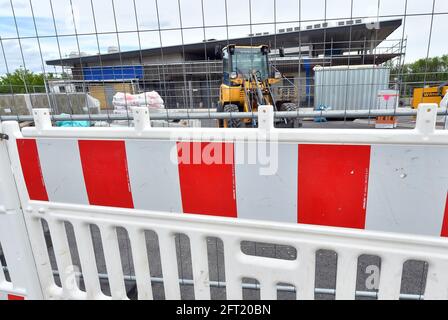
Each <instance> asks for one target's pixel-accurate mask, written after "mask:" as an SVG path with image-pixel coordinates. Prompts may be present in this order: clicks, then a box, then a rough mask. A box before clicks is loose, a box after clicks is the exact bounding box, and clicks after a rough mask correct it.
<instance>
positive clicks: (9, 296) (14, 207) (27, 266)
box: [0, 127, 42, 300]
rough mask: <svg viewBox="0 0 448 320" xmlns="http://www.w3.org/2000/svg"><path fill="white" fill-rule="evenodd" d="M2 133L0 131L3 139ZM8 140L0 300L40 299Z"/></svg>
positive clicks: (0, 190)
mask: <svg viewBox="0 0 448 320" xmlns="http://www.w3.org/2000/svg"><path fill="white" fill-rule="evenodd" d="M2 133H3V132H2V128H1V127H0V135H1V134H2ZM5 138H6V136H5V137H3V136H2V138H1V139H0V247H1V249H2V254H3V256H4V257H3V258H4V260H5V261H6V264H7V266H1V265H0V300H23V299H41V298H42V292H41V288H40V284H39V280H38V277H37V269H36V266H35V263H34V257H33V254H32V252H31V247H30V242H29V241H30V240H29V237H28V233H27V230H26V227H25V222H24V219H23V214H22V210H21V205H20V201H19V197H18V195H17V188H16V184H15V181H14V178H13V175H12V171H11V163H10V158H9V155H8V152H7V149H6V142H5V140H3V139H5ZM3 267H7V269H6V268H5V269H4V268H3ZM6 270H7V273H6V272H5V271H6ZM7 274H9V277H7V276H6V275H7Z"/></svg>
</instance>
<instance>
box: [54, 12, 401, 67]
mask: <svg viewBox="0 0 448 320" xmlns="http://www.w3.org/2000/svg"><path fill="white" fill-rule="evenodd" d="M401 24H402V20H401V19H396V20H387V21H381V22H379V27H378V28H372V24H370V23H362V24H354V25H349V26H347V25H346V26H338V27H328V28H320V29H312V30H302V31H292V32H284V33H277V34H269V35H261V36H253V37H244V38H235V39H228V40H227V39H225V40H213V41H207V42H199V43H193V44H185V45H184V46H182V45H176V46H168V47H163V48H151V49H143V50H133V51H125V52H119V53H107V54H102V55H92V56H81V57H74V58H64V59H56V60H48V61H46V63H47V65H52V66H69V67H70V66H74V65H80V64H83V63H99V62H100V56H101V62H102V63H107V62H108V61H115V60H119V59H120V58H121V59H129V58H131V59H132V58H138V59H140V57H141V56H144V57H151V56H152V57H160V56H161V53H162V50H163V54H170V53H179V52H185V55H186V56H187V55H188V56H197V57H198V59H199V60H200V59H204V55H205V52H207V56H208V57H209V58H210V57H213V56H215V52H216V50H217V48H222V47H224V46H226V45H227V44H229V43H231V44H236V45H261V44H268V45H270V46H271V48H280V47H284V48H294V47H297V46H298V45H299V44H302V45H306V44H310V43H313V44H314V50H316V51H317V53H319V52H323V50H324V48H325V49H328V48H329V46H331V48H333V49H341V50H342V51H349V49H353V50H354V51H356V48H358V46H359V45H360V44H362V43H365V42H366V41H367V43H369V45H367V47H370V45H373V47H374V48H375V47H377V46H378V45H379V44H380V43H381V42H383V41H384V40H385V39H386V38H387V37H388V36H389V35H390V34H392V33H393V32H394V31H395V30H396V29H398V28H399V27H400V26H401ZM372 41H373V43H372ZM350 42H351V43H352V46H348V45H347V44H349V43H350ZM324 44H326V46H325V47H324ZM182 47H183V50H182Z"/></svg>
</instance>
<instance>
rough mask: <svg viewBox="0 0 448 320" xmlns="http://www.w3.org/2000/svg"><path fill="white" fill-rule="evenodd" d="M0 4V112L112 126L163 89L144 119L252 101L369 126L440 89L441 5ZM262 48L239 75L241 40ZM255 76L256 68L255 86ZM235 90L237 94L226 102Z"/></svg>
mask: <svg viewBox="0 0 448 320" xmlns="http://www.w3.org/2000/svg"><path fill="white" fill-rule="evenodd" d="M0 8H1V10H2V14H1V16H0V25H1V28H0V45H1V52H2V54H1V57H0V58H1V59H0V60H1V63H0V74H1V75H2V78H1V82H0V93H1V94H0V116H1V117H2V120H8V119H17V116H19V118H18V119H19V120H31V118H30V116H29V115H30V114H31V110H32V109H33V108H42V107H49V108H51V110H52V114H53V115H61V114H63V115H76V116H75V117H73V116H72V117H69V118H70V119H71V120H73V119H75V118H76V119H78V120H79V119H84V120H95V121H98V120H106V124H110V123H112V122H113V121H117V119H121V120H126V119H129V118H131V116H132V115H131V113H132V112H131V107H132V106H134V105H137V104H138V105H147V106H149V107H150V108H151V107H154V101H153V99H159V96H160V98H161V99H162V100H163V103H156V105H155V107H154V108H153V109H154V112H155V116H154V119H164V121H165V122H166V125H170V124H172V125H175V124H174V123H173V119H174V120H175V121H176V123H177V122H178V121H180V120H182V119H191V118H200V119H202V120H201V121H202V125H205V126H215V125H216V124H217V122H216V121H214V120H212V119H215V118H217V117H223V118H228V117H232V116H233V117H236V118H238V117H240V118H242V117H253V118H255V114H256V110H257V106H258V105H260V104H273V105H274V107H275V108H276V111H279V112H282V111H283V112H286V113H283V114H278V115H277V116H278V117H280V116H281V117H283V118H288V117H301V118H307V117H308V118H309V120H312V119H314V120H315V121H316V119H317V120H318V121H321V120H323V118H322V114H325V115H326V117H328V118H336V119H337V120H343V122H344V124H345V125H347V123H348V122H350V123H352V120H353V119H355V118H367V120H359V121H358V122H362V123H363V124H364V125H369V124H372V123H374V121H373V122H372V121H371V120H372V119H375V118H376V117H377V116H381V115H384V116H397V115H400V116H407V117H406V119H407V120H406V121H405V122H409V121H412V118H409V116H410V115H413V114H414V109H415V108H416V107H417V106H418V104H419V103H422V102H432V103H440V101H441V100H442V98H443V95H444V94H445V92H446V90H447V88H448V86H444V84H445V82H446V81H447V80H448V57H447V56H446V55H445V52H446V46H445V39H444V34H443V32H442V30H446V27H447V24H448V22H447V20H446V16H447V14H448V4H447V3H446V1H442V0H424V1H422V0H397V1H384V0H369V1H365V0H336V1H328V0H312V1H311V0H262V1H252V0H245V1H237V0H225V1H220V2H216V1H209V0H169V1H168V0H164V1H158V0H152V1H143V0H62V1H53V0H39V1H37V0H1V1H0ZM229 46H230V47H232V46H235V48H236V54H235V53H231V57H230V58H229V57H226V53H227V51H228V49H229ZM259 46H267V47H268V52H267V53H266V60H267V63H266V66H263V67H262V68H265V69H266V76H265V75H264V71H263V70H259V69H260V67H259V66H257V65H254V61H255V60H254V59H253V57H252V58H251V59H252V60H251V61H250V63H251V66H250V68H248V70H245V71H244V72H242V73H239V71H238V68H243V69H244V67H241V64H244V63H243V60H240V62H239V63H238V62H237V60H238V59H237V58H238V57H240V56H239V53H238V52H239V50H240V49H239V48H243V47H246V48H249V47H252V49H254V48H258V47H259ZM241 50H242V49H241ZM263 59H264V58H263ZM238 64H239V65H238ZM249 70H250V72H249ZM253 71H254V72H259V73H260V75H261V74H262V73H263V76H262V77H261V78H257V79H256V80H257V81H253V80H252V78H251V77H252V74H251V72H253ZM235 74H236V75H235ZM232 76H235V77H236V79H231V77H232ZM236 80H240V81H236ZM264 80H266V82H265V81H264ZM235 87H238V89H237V90H240V94H239V96H238V97H237V99H236V101H231V100H229V99H226V97H225V96H229V95H230V96H231V94H226V93H225V90H232V89H235ZM257 87H260V89H261V91H262V92H261V96H260V92H257V89H256V88H257ZM152 91H155V92H156V93H152V95H148V94H143V93H145V92H146V93H148V92H152ZM229 92H230V91H229ZM233 92H234V91H233ZM117 94H118V95H117ZM232 99H234V100H235V98H232ZM148 100H150V101H148ZM157 101H158V102H160V101H161V100H157ZM285 103H286V104H287V105H288V106H286V105H285ZM228 104H232V105H236V107H234V108H233V109H232V108H230V109H229V108H227V109H226V108H225V106H226V105H228ZM229 110H230V111H232V113H229V112H228V111H229ZM236 111H239V112H241V114H239V115H235V112H236ZM219 112H221V113H222V114H221V115H218V114H217V113H219ZM288 112H289V113H288ZM440 113H441V114H444V112H443V109H441V112H440ZM81 115H83V116H81ZM316 117H317V118H316ZM207 118H209V119H210V120H211V121H206V120H204V119H207ZM363 121H364V122H363ZM93 122H94V121H92V122H91V124H92V123H93ZM129 123H130V122H129V121H124V122H123V124H125V125H126V124H129ZM247 123H248V124H250V125H251V126H253V125H256V122H255V121H247ZM305 123H313V122H312V121H310V122H305ZM314 123H315V122H314ZM189 124H191V123H189ZM332 125H333V124H332V123H327V124H325V126H332ZM305 126H306V125H305ZM321 126H323V124H322V125H321ZM410 126H412V123H410Z"/></svg>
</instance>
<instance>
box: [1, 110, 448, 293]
mask: <svg viewBox="0 0 448 320" xmlns="http://www.w3.org/2000/svg"><path fill="white" fill-rule="evenodd" d="M133 113H134V117H135V119H134V121H135V127H134V128H82V129H79V128H55V127H52V125H51V118H50V114H49V111H48V110H47V109H38V110H34V121H35V124H36V126H35V127H34V128H23V129H22V130H20V129H19V126H18V124H17V123H16V122H5V123H2V130H3V133H4V134H5V136H4V140H2V141H1V142H0V146H1V148H2V149H0V151H1V152H0V156H1V158H0V160H1V161H2V162H1V163H0V177H2V179H1V180H0V181H1V182H0V190H1V191H2V195H1V196H0V208H3V207H4V208H5V210H3V211H1V210H0V211H1V212H4V213H3V214H2V213H1V212H0V227H1V228H2V229H1V230H2V231H3V232H2V233H1V234H0V243H1V245H2V248H3V251H4V255H5V258H6V262H7V264H8V267H7V270H8V271H9V272H10V274H11V279H12V282H7V281H5V280H4V279H3V278H1V272H0V292H7V293H21V295H19V296H21V297H26V298H30V299H34V298H42V297H43V298H46V299H67V298H71V299H109V298H113V299H126V298H127V297H128V296H127V290H126V285H125V281H124V279H125V276H124V274H123V269H122V264H123V261H122V259H120V250H121V249H120V237H119V236H118V229H120V230H124V231H125V233H126V234H127V236H128V238H129V243H130V249H129V252H128V255H129V256H131V257H132V258H130V262H129V263H130V264H132V265H133V268H134V269H135V281H136V291H137V292H138V294H137V296H138V298H141V299H151V298H153V297H154V292H155V285H154V281H153V277H151V272H150V271H151V269H152V267H151V265H152V263H153V262H151V261H152V260H154V259H156V260H159V264H160V269H161V273H162V277H161V278H162V279H163V280H162V281H163V292H164V296H165V298H167V299H179V298H180V297H181V294H182V288H181V285H180V283H179V265H181V264H182V261H180V260H182V259H183V258H182V257H179V255H178V252H177V248H176V245H177V244H176V241H175V239H176V237H178V235H179V234H180V235H183V236H184V237H186V238H187V239H188V241H186V242H188V246H189V248H190V255H191V257H190V259H191V279H190V280H191V284H192V285H193V287H194V297H195V298H196V299H201V298H202V299H209V298H211V289H210V283H211V282H212V281H213V280H212V279H211V270H210V259H209V255H210V251H209V248H208V245H207V244H208V240H209V239H210V238H215V239H219V240H220V241H221V242H222V254H223V262H222V263H221V264H222V265H223V267H224V268H223V269H224V271H225V297H226V298H229V299H241V298H243V293H242V284H244V279H246V278H250V279H256V280H257V281H258V283H259V286H258V287H259V288H260V297H261V298H262V299H275V298H277V294H278V293H277V289H278V287H279V286H283V285H285V284H286V285H287V286H289V287H294V288H295V290H294V291H295V292H296V298H298V299H311V298H314V297H315V292H316V281H317V279H316V268H315V266H316V254H317V252H318V251H320V250H330V251H333V252H335V253H336V255H337V271H336V285H335V288H334V290H333V291H332V292H334V293H335V295H336V298H337V299H353V298H355V296H356V291H357V288H356V287H357V281H358V280H357V268H358V258H359V257H360V256H362V255H375V256H377V257H379V258H380V260H381V266H380V269H381V272H380V279H379V286H378V288H377V293H376V294H377V296H378V298H380V299H398V298H400V294H401V286H402V274H403V265H404V264H405V262H406V261H409V260H418V261H424V262H426V263H427V267H428V271H427V277H426V284H425V290H424V293H423V295H422V297H424V298H425V299H432V298H437V299H446V298H448V274H446V272H444V270H446V268H447V267H448V250H447V249H448V241H447V240H446V239H445V238H444V237H446V236H447V235H448V221H447V214H446V199H447V190H446V177H447V176H448V174H446V172H445V171H447V170H448V168H445V167H446V166H445V163H446V160H447V159H448V149H447V145H448V132H446V131H443V130H435V122H436V117H437V106H436V105H421V106H420V108H419V111H418V119H417V126H416V128H415V129H413V130H399V131H395V130H392V131H388V130H340V129H323V130H320V129H312V130H309V129H275V128H274V127H273V123H274V121H273V118H274V115H273V111H272V107H269V106H266V107H261V108H260V112H259V114H258V116H259V128H257V129H219V128H216V129H211V128H210V129H197V128H151V127H150V118H149V114H148V111H147V110H145V109H144V108H136V109H134V112H133ZM266 150H268V151H266ZM19 199H20V200H19ZM23 219H24V220H25V222H26V227H25V224H24V223H23ZM317 225H319V226H317ZM92 226H94V227H95V228H97V229H98V230H99V231H98V233H97V235H96V236H93V233H92ZM148 231H151V232H153V233H154V234H155V239H157V240H156V242H157V245H156V247H158V252H159V257H156V256H157V255H154V254H151V252H149V251H148V238H147V236H146V232H148ZM49 239H50V240H49ZM95 239H96V240H98V239H100V240H98V241H96V240H95ZM49 242H51V245H49ZM245 242H249V243H272V244H276V245H278V246H287V247H289V248H292V250H293V251H295V252H296V254H295V255H290V256H288V257H283V258H278V257H274V258H273V257H262V256H254V255H250V254H248V253H247V252H244V250H242V243H245ZM49 247H51V248H52V250H53V253H50V252H49V250H48V248H49ZM98 247H101V248H102V251H103V254H104V258H103V261H102V263H104V266H105V269H106V270H107V279H108V283H109V287H110V290H109V292H106V291H105V290H104V288H103V285H102V283H101V281H100V280H99V278H100V277H99V273H101V272H100V271H99V269H100V266H99V265H98V259H97V251H98ZM74 252H77V253H78V258H75V257H74ZM23 259H25V260H23ZM74 260H79V267H80V269H81V270H80V271H79V270H78V271H79V272H78V273H81V274H82V279H83V284H82V285H80V284H79V283H77V280H79V279H78V278H77V276H76V274H77V270H75V269H76V268H74V267H73V265H76V264H77V263H75V261H74ZM14 261H15V262H20V261H21V263H17V264H15V262H14ZM23 261H27V262H26V263H23ZM55 268H56V271H57V273H58V275H59V281H55V277H54V273H55V270H54V269H55ZM14 273H15V274H14ZM14 279H18V280H17V281H16V282H15V280H14ZM330 291H331V290H330ZM401 297H403V295H401Z"/></svg>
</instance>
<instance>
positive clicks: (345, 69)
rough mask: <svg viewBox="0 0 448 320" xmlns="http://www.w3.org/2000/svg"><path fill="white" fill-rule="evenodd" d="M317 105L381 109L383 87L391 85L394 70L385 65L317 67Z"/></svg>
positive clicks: (335, 108)
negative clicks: (380, 96)
mask: <svg viewBox="0 0 448 320" xmlns="http://www.w3.org/2000/svg"><path fill="white" fill-rule="evenodd" d="M314 72H315V83H314V85H315V87H314V106H315V108H318V107H322V106H325V107H328V108H331V110H374V109H378V108H379V106H378V104H377V95H378V91H379V90H384V89H388V88H389V79H390V69H389V68H387V67H382V66H374V65H362V66H337V67H319V66H317V67H315V68H314Z"/></svg>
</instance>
